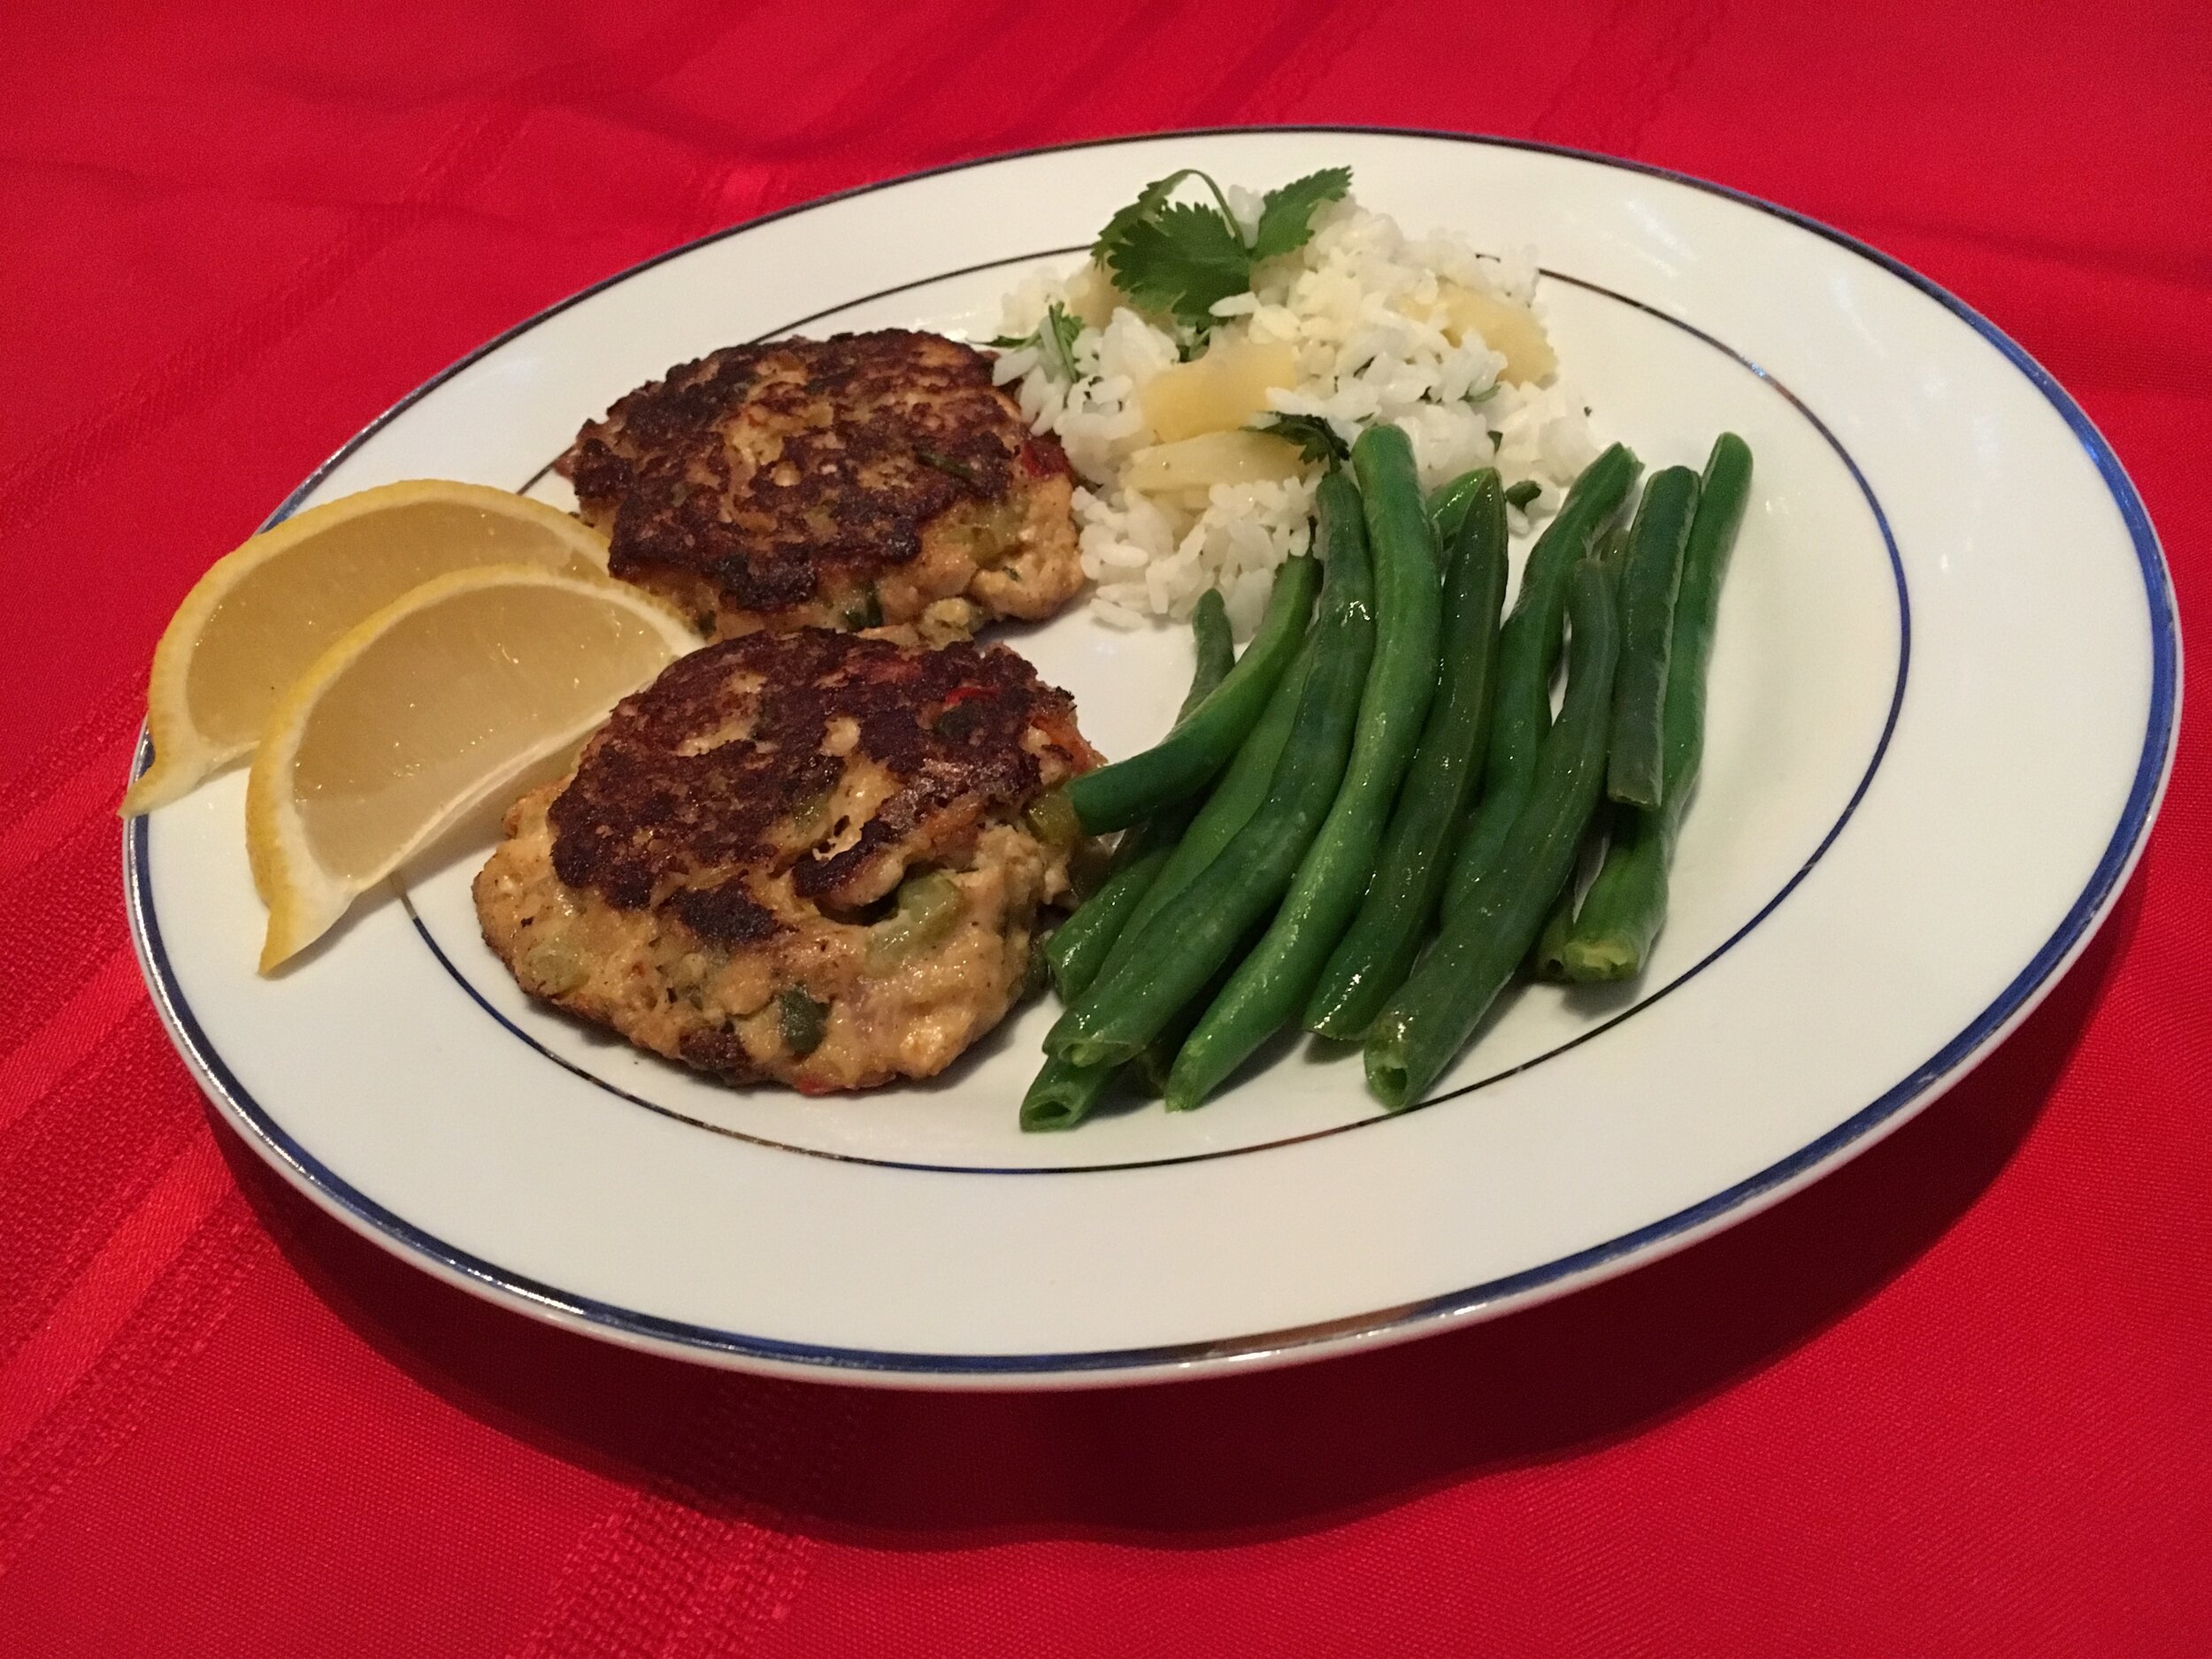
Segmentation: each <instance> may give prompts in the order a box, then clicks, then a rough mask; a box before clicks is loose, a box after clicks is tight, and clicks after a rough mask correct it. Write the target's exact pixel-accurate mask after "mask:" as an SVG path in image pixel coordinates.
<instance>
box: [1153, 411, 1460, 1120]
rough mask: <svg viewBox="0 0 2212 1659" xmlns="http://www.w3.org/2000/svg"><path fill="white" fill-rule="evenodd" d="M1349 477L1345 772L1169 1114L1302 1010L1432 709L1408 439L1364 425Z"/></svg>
mask: <svg viewBox="0 0 2212 1659" xmlns="http://www.w3.org/2000/svg"><path fill="white" fill-rule="evenodd" d="M1352 471H1353V472H1354V474H1355V475H1356V477H1357V478H1358V480H1359V484H1360V491H1361V496H1362V500H1363V504H1364V507H1365V511H1366V518H1367V540H1368V544H1369V546H1370V547H1371V549H1373V553H1374V562H1375V592H1376V600H1377V603H1376V611H1377V615H1376V623H1375V656H1374V662H1373V664H1372V665H1371V667H1370V668H1369V670H1368V672H1367V684H1366V687H1365V689H1364V690H1363V692H1362V694H1361V697H1360V705H1359V727H1358V732H1357V735H1356V739H1355V741H1354V743H1353V746H1352V758H1351V764H1349V765H1348V767H1347V768H1346V769H1345V772H1344V779H1343V782H1342V785H1341V787H1340V788H1339V789H1338V791H1337V795H1336V799H1335V801H1334V802H1333V803H1331V805H1330V808H1329V815H1328V818H1327V820H1326V821H1325V823H1324V824H1323V825H1322V826H1321V832H1320V833H1319V834H1317V836H1315V837H1314V840H1313V844H1312V845H1311V846H1310V847H1309V848H1308V849H1306V854H1305V856H1304V857H1303V858H1302V859H1301V860H1300V861H1299V864H1298V871H1297V874H1296V875H1295V876H1294V878H1293V879H1292V880H1291V884H1290V890H1289V891H1288V892H1287V893H1286V894H1285V895H1283V902H1282V908H1281V909H1280V910H1279V911H1277V912H1276V916H1275V919H1274V922H1273V923H1272V924H1271V926H1269V928H1268V930H1267V933H1266V934H1265V935H1264V936H1263V938H1262V939H1261V941H1260V942H1259V943H1258V944H1257V945H1256V946H1255V947H1253V949H1252V951H1251V953H1250V954H1249V955H1248V956H1246V957H1245V958H1244V960H1243V962H1242V963H1241V964H1239V966H1238V968H1237V971H1236V972H1235V973H1234V974H1233V975H1232V976H1231V977H1230V979H1229V983H1228V985H1227V987H1225V989H1224V990H1223V991H1222V993H1221V995H1219V996H1217V998H1215V999H1214V1001H1213V1002H1212V1004H1211V1005H1210V1007H1209V1008H1208V1009H1207V1010H1206V1012H1205V1014H1204V1016H1203V1017H1202V1018H1201V1019H1200V1020H1199V1022H1198V1025H1197V1026H1196V1028H1195V1029H1194V1030H1193V1031H1192V1033H1191V1034H1190V1036H1189V1037H1188V1038H1187V1040H1186V1041H1184V1044H1183V1048H1182V1052H1181V1053H1179V1054H1178V1055H1177V1056H1175V1066H1174V1069H1173V1071H1171V1074H1170V1076H1169V1078H1168V1087H1167V1105H1168V1110H1170V1111H1187V1110H1190V1109H1191V1108H1193V1107H1194V1106H1197V1105H1198V1104H1200V1103H1201V1102H1202V1101H1204V1100H1205V1098H1206V1096H1207V1095H1209V1094H1212V1093H1213V1091H1214V1090H1215V1089H1217V1088H1218V1087H1220V1086H1221V1084H1222V1082H1223V1081H1224V1080H1225V1079H1226V1078H1227V1077H1228V1075H1229V1074H1230V1072H1232V1071H1235V1070H1236V1068H1237V1067H1238V1066H1239V1065H1240V1064H1243V1062H1244V1059H1245V1057H1246V1056H1248V1055H1249V1054H1250V1053H1251V1052H1252V1050H1253V1049H1255V1048H1258V1047H1259V1045H1260V1044H1261V1043H1262V1042H1263V1041H1265V1040H1266V1039H1267V1036H1268V1034H1269V1033H1271V1032H1273V1031H1274V1030H1276V1029H1277V1028H1278V1027H1279V1026H1280V1025H1283V1024H1284V1023H1286V1021H1289V1020H1293V1019H1295V1018H1297V1017H1298V1014H1299V1010H1301V1009H1302V1008H1303V1007H1304V1006H1305V1002H1306V998H1307V996H1308V995H1309V994H1310V992H1311V991H1312V990H1313V987H1314V982H1315V981H1316V980H1317V979H1319V978H1320V976H1321V970H1322V968H1323V966H1324V965H1325V964H1326V963H1327V962H1328V959H1329V952H1330V951H1331V950H1332V949H1334V947H1335V945H1336V942H1337V941H1338V940H1339V939H1340V938H1341V937H1342V936H1343V933H1344V930H1345V928H1346V927H1347V926H1349V925H1350V923H1351V920H1352V917H1353V915H1354V913H1355V912H1356V911H1357V910H1358V909H1359V904H1360V897H1361V895H1363V894H1364V893H1365V892H1366V891H1367V885H1368V878H1369V877H1370V876H1371V875H1372V874H1373V872H1374V869H1375V853H1376V849H1377V847H1378V846H1379V844H1380V842H1381V841H1382V839H1383V832H1384V829H1385V828H1386V826H1387V825H1388V824H1389V822H1390V811H1391V803H1393V802H1394V801H1395V800H1396V799H1397V797H1398V787H1399V785H1400V784H1401V783H1402V781H1403V780H1404V779H1405V775H1406V769H1407V767H1408V766H1409V764H1411V762H1412V760H1413V756H1414V751H1415V749H1416V748H1417V746H1418V744H1419V742H1420V741H1421V734H1422V731H1423V729H1424V722H1425V719H1426V718H1427V715H1428V711H1429V707H1430V705H1431V703H1432V702H1433V701H1434V700H1435V696H1436V687H1437V653H1438V648H1439V645H1440V641H1441V638H1442V633H1443V607H1442V603H1441V602H1440V598H1439V595H1438V593H1437V581H1436V543H1435V537H1434V534H1433V533H1432V531H1431V530H1430V528H1429V521H1428V516H1427V514H1426V513H1425V511H1424V510H1423V507H1422V503H1421V482H1420V477H1419V475H1418V473H1417V472H1415V470H1414V465H1413V445H1412V442H1411V441H1410V440H1409V439H1408V438H1407V436H1406V434H1405V433H1404V432H1403V431H1402V429H1401V428H1399V427H1397V426H1370V427H1369V428H1368V429H1367V430H1366V431H1364V432H1363V433H1362V434H1360V435H1359V437H1358V439H1357V440H1356V442H1354V443H1353V445H1352Z"/></svg>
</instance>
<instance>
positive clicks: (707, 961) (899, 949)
mask: <svg viewBox="0 0 2212 1659" xmlns="http://www.w3.org/2000/svg"><path fill="white" fill-rule="evenodd" d="M1096 764H1098V756H1097V755H1096V753H1095V752H1094V750H1093V749H1091V747H1090V745H1089V744H1088V743H1087V742H1086V741H1084V740H1083V736H1082V734H1081V733H1079V731H1078V730H1077V729H1076V725H1075V705H1074V703H1073V701H1072V700H1071V698H1070V697H1069V696H1068V695H1067V694H1066V693H1065V692H1064V691H1059V690H1056V689H1055V688H1054V687H1050V686H1047V685H1044V684H1042V683H1041V681H1040V680H1038V679H1037V676H1036V672H1035V671H1034V670H1033V668H1031V667H1030V665H1029V664H1027V663H1026V662H1025V661H1024V660H1023V659H1022V658H1021V657H1018V656H1016V655H1015V654H1014V653H1013V652H1011V651H1009V650H1007V649H1004V648H1003V647H1000V646H979V645H976V644H973V643H972V642H970V641H956V642H955V643H953V644H950V645H948V646H946V647H944V648H943V649H939V650H926V649H920V648H918V647H914V646H910V645H906V644H902V643H899V642H896V641H892V640H887V639H883V638H879V637H867V636H862V635H858V634H841V633H834V632H830V631H826V630H823V629H818V628H808V629H803V630H800V631H798V632H796V633H791V634H769V633H755V634H747V635H744V636H742V637H741V638H738V639H735V640H731V641H725V642H723V643H721V644H718V645H711V646H709V647H708V648H707V649H704V650H702V651H698V652H695V653H694V654H692V655H691V656H689V657H682V658H680V659H679V660H678V661H677V662H675V663H674V664H671V665H670V667H669V668H668V669H667V670H666V671H665V672H663V673H662V675H661V677H660V678H659V679H658V680H656V681H655V682H654V683H653V684H652V685H651V686H649V687H647V688H646V689H645V690H644V691H641V692H640V693H638V694H637V695H634V696H633V697H630V698H628V699H626V701H624V702H623V703H621V704H619V705H618V707H617V708H616V709H615V711H614V713H613V714H612V715H611V717H610V718H609V719H608V721H607V723H606V725H605V726H603V727H601V728H600V730H599V731H598V733H596V734H595V735H594V736H593V737H592V738H591V740H590V741H588V743H587V744H586V745H585V747H584V749H583V752H582V754H581V756H580V757H579V759H578V762H577V764H576V767H575V769H574V771H573V772H571V773H570V774H569V776H568V777H566V778H565V779H563V780H560V781H558V782H557V783H553V784H550V785H548V786H547V787H543V788H541V789H537V790H534V791H533V792H532V793H530V794H528V795H524V796H523V798H522V799H521V800H520V801H518V802H517V803H516V804H515V805H514V807H513V808H512V809H511V810H510V811H509V813H508V815H507V820H506V838H505V840H504V841H502V842H501V844H500V845H499V847H498V848H497V849H495V851H494V852H493V854H492V856H491V859H490V861H489V862H488V864H485V866H484V868H483V870H482V871H481V872H480V873H479V874H478V876H477V878H476V884H475V898H476V909H477V915H478V918H479V919H480V922H481V924H482V926H483V930H484V938H485V941H486V942H487V943H488V944H489V945H490V946H491V948H492V949H493V950H494V951H495V952H496V953H497V954H498V955H499V956H500V957H501V958H502V959H503V960H504V961H505V962H506V964H507V965H508V967H509V968H510V969H511V971H512V972H513V973H514V976H515V979H516V980H517V981H518V983H519V984H520V985H521V987H522V988H523V989H524V990H525V991H526V992H528V993H529V994H530V995H532V996H534V997H537V998H540V999H541V1000H542V1001H544V1002H550V1003H552V1004H553V1005H555V1006H556V1007H558V1008H562V1009H565V1010H568V1011H569V1012H570V1013H572V1014H575V1015H577V1016H580V1018H584V1019H587V1020H591V1021H595V1022H596V1023H598V1024H600V1025H607V1026H611V1027H612V1028H613V1029H614V1030H615V1031H617V1032H619V1033H621V1034H622V1035H623V1036H625V1037H626V1038H628V1039H629V1040H630V1041H632V1042H634V1043H635V1044H637V1045H638V1046H639V1047H640V1048H646V1049H649V1050H650V1051H652V1052H653V1053H655V1054H659V1055H664V1056H667V1057H668V1058H670V1059H672V1060H679V1061H681V1062H683V1063H685V1064H688V1065H691V1066H694V1067H696V1068H697V1069H699V1070H701V1071H709V1072H711V1073H713V1074H714V1075H716V1076H717V1077H719V1078H722V1079H726V1080H728V1081H731V1082H751V1081H756V1080H759V1079H775V1080H777V1081H780V1082H784V1083H787V1084H790V1085H792V1086H793V1087H796V1088H799V1089H801V1090H803V1091H804V1092H806V1093H809V1094H823V1093H827V1092H830V1091H833V1090H839V1089H860V1088H868V1087H873V1086H875V1085H877V1084H880V1083H885V1082H888V1081H890V1080H892V1079H895V1078H902V1077H903V1078H926V1077H930V1076H933V1074H935V1073H936V1072H938V1071H942V1070H943V1069H944V1068H945V1067H946V1066H947V1065H949V1064H951V1062H952V1061H953V1060H954V1059H955V1058H956V1057H957V1056H959V1055H960V1053H961V1052H962V1051H963V1050H964V1049H965V1048H967V1047H968V1046H969V1045H970V1044H971V1043H972V1042H974V1041H976V1039H977V1038H979V1037H980V1036H981V1035H983V1033H986V1032H987V1031H989V1030H990V1029H991V1028H992V1027H993V1026H994V1025H996V1024H998V1022H999V1020H1000V1019H1001V1018H1003V1017H1004V1016H1005V1014H1006V1011H1007V1010H1008V1009H1009V1008H1010V1007H1011V1006H1012V1005H1013V1003H1014V1002H1015V1001H1016V1000H1017V999H1018V997H1019V996H1020V995H1022V994H1023V991H1024V989H1025V987H1026V985H1027V984H1028V982H1029V980H1030V972H1031V941H1032V936H1033V933H1034V931H1035V928H1036V925H1037V919H1038V916H1039V912H1040V910H1041V907H1043V906H1046V905H1048V904H1052V903H1055V902H1059V901H1061V900H1062V899H1063V898H1064V896H1065V895H1067V894H1068V858H1069V855H1070V853H1071V851H1072V850H1073V844H1074V841H1075V839H1076V831H1075V826H1074V816H1073V814H1072V813H1071V812H1067V811H1064V810H1054V809H1060V808H1064V805H1065V803H1064V801H1062V800H1059V799H1057V798H1055V799H1053V800H1052V801H1050V802H1049V803H1044V804H1042V805H1041V804H1040V803H1041V802H1042V801H1043V798H1044V797H1045V796H1046V795H1048V792H1050V791H1052V790H1054V789H1056V788H1057V787H1059V786H1060V785H1061V784H1063V783H1064V782H1066V781H1067V780H1069V779H1070V778H1072V777H1074V776H1075V775H1076V774H1078V773H1079V772H1085V771H1087V770H1088V769H1089V768H1091V767H1092V766H1094V765H1096Z"/></svg>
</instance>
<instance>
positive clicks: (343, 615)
mask: <svg viewBox="0 0 2212 1659" xmlns="http://www.w3.org/2000/svg"><path fill="white" fill-rule="evenodd" d="M518 563H519V564H527V565H539V566H541V567H543V568H545V569H548V570H562V571H569V572H574V573H577V574H588V573H589V572H593V571H599V572H604V571H605V570H606V568H607V544H606V542H605V541H603V539H601V537H600V536H599V534H597V533H596V532H595V531H593V530H591V529H589V528H588V527H587V526H584V525H581V524H579V523H578V522H577V521H576V520H575V519H573V518H570V517H569V516H568V515H567V514H566V513H565V512H561V511H558V510H557V509H555V508H552V507H549V506H547V505H546V504H545V503H543V502H536V501H532V500H530V499H529V498H528V497H526V496H523V495H514V494H512V493H511V492H510V491H508V490H503V489H494V488H491V487H490V486H488V485H485V484H462V483H456V482H453V481H452V480H445V479H426V480H413V481H411V482H408V483H403V484H386V485H384V486H382V487H381V488H377V489H366V490H363V491H362V492H361V493H360V494H358V495H347V496H344V497H342V498H341V499H340V500H337V501H334V502H330V503H326V504H325V505H323V506H320V507H310V508H309V509H308V510H307V511H305V512H302V513H296V514H294V515H293V516H292V517H291V518H287V519H286V520H285V521H284V522H283V523H282V524H280V525H278V526H275V527H274V528H273V529H270V530H265V531H264V532H262V533H261V534H259V535H257V536H255V537H254V538H253V539H252V540H251V541H248V542H246V543H245V545H243V546H242V547H241V548H239V549H237V550H236V551H235V552H233V553H229V554H226V555H225V556H224V557H222V558H220V559H218V560H217V561H216V562H215V564H214V565H213V566H212V567H211V569H210V570H209V571H208V572H207V574H206V575H204V576H203V577H201V578H200V580H199V581H198V582H197V583H196V585H195V586H194V588H193V589H192V591H191V592H190V593H188V594H187V595H185V598H184V603H182V604H181V605H180V606H178V607H177V614H176V615H175V616H174V617H173V618H170V621H169V626H168V627H167V628H166V629H165V631H164V632H163V634H162V636H161V643H160V644H158V645H157V646H156V647H155V648H154V666H153V673H152V675H151V677H150V680H149V681H148V683H147V690H146V723H147V726H148V727H149V728H150V730H151V732H152V733H153V739H154V760H153V764H152V765H150V766H149V767H148V768H147V769H146V771H145V772H144V773H143V774H142V775H141V776H140V777H139V779H138V780H136V781H135V782H134V783H133V784H132V785H131V787H130V792H129V793H128V794H127V795H125V796H124V797H123V812H124V814H125V816H126V817H128V816H131V815H133V814H135V813H139V812H146V811H150V810H152V809H154V808H155V807H157V806H161V805H163V804H165V803H168V802H171V801H174V800H176V799H177V798H178V797H179V796H180V795H184V794H185V793H186V792H187V791H188V790H189V789H190V788H191V787H192V786H193V785H195V784H196V783H198V782H199V781H200V780H201V779H203V778H204V777H206V776H207V775H208V773H210V772H213V771H214V770H215V769H216V768H217V767H218V766H220V765H221V764H223V763H224V762H226V761H228V760H232V759H234V758H235V757H238V756H240V755H242V754H244V753H245V752H246V751H247V750H248V749H251V748H252V747H253V746H254V741H255V740H256V739H257V738H258V737H259V736H260V735H261V728H262V726H263V725H264V724H265V722H266V721H267V719H268V717H269V710H271V709H273V707H275V706H276V702H277V699H278V698H279V697H280V696H281V695H283V693H284V689H285V687H288V686H289V685H290V684H291V683H292V681H293V680H296V679H297V678H298V677H299V675H300V673H301V672H302V671H303V670H304V669H305V668H306V667H307V665H308V664H310V663H311V662H313V661H314V660H315V658H316V657H318V656H319V655H320V654H321V653H322V651H323V649H324V648H325V647H326V646H328V645H329V644H330V643H331V641H334V640H335V639H337V638H338V636H339V635H340V634H343V633H344V632H345V631H346V630H347V629H348V628H350V627H351V626H354V624H356V623H357V622H359V621H360V620H361V619H362V618H364V617H365V616H367V615H368V614H369V613H370V612H372V611H375V610H376V609H378V608H379V607H380V606H382V605H387V604H389V603H391V602H392V601H393V600H395V599H396V598H398V597H399V596H400V595H402V594H403V593H405V592H406V591H407V590H408V589H409V588H413V587H415V586H417V585H418V584H419V583H421V582H424V581H427V580H430V579H431V578H432V577H434V576H442V575H444V574H446V573H447V572H450V571H457V570H463V569H466V568H468V567H470V566H472V565H512V564H518Z"/></svg>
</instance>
